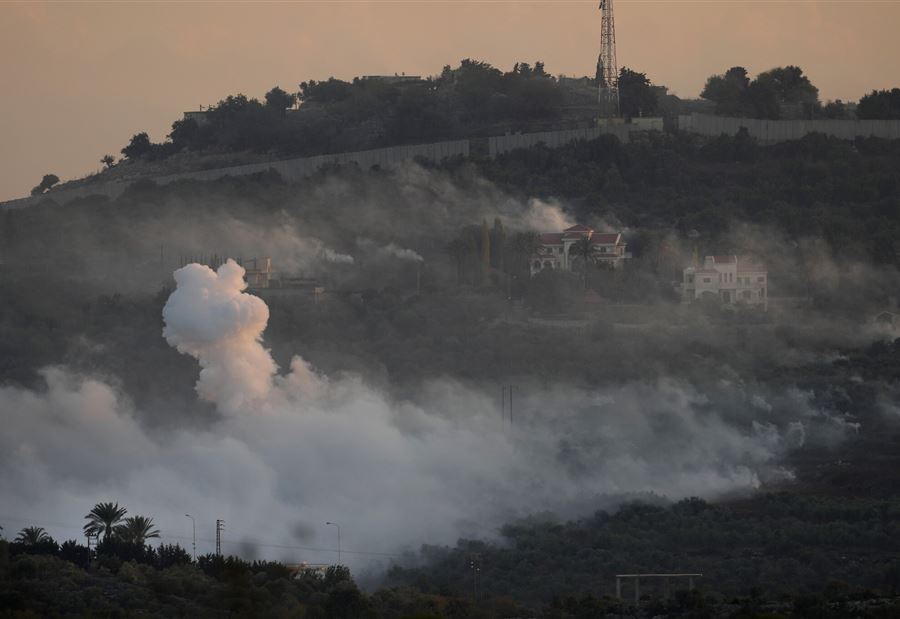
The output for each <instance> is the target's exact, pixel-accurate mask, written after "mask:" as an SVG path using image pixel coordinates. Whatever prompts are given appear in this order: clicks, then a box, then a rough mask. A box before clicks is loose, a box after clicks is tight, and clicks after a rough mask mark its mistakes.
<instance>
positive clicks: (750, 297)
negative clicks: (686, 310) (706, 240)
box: [681, 256, 769, 309]
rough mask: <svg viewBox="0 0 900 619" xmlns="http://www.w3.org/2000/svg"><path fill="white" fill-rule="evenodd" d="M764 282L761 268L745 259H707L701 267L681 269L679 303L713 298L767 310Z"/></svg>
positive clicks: (737, 257)
mask: <svg viewBox="0 0 900 619" xmlns="http://www.w3.org/2000/svg"><path fill="white" fill-rule="evenodd" d="M768 280H769V274H768V272H767V271H766V267H765V265H764V264H762V263H761V262H758V261H756V260H754V259H753V258H750V257H748V256H707V257H706V258H704V260H703V266H702V267H694V266H691V267H688V268H686V269H685V270H684V279H683V281H682V283H681V292H682V301H683V302H684V303H693V302H695V301H697V300H698V299H717V300H719V301H721V302H722V303H725V304H728V305H754V306H762V308H763V309H768V307H769V295H768Z"/></svg>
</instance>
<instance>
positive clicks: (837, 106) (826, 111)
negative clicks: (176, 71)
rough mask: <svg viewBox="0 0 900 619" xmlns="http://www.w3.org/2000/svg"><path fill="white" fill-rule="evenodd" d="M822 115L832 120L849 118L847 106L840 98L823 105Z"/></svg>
mask: <svg viewBox="0 0 900 619" xmlns="http://www.w3.org/2000/svg"><path fill="white" fill-rule="evenodd" d="M822 116H824V117H825V118H828V119H831V120H844V119H846V118H847V107H846V106H845V105H844V102H843V101H841V100H840V99H835V100H834V101H829V102H828V103H826V104H825V105H823V106H822Z"/></svg>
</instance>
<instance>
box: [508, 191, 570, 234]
mask: <svg viewBox="0 0 900 619" xmlns="http://www.w3.org/2000/svg"><path fill="white" fill-rule="evenodd" d="M519 223H520V225H521V226H522V227H523V228H524V229H526V230H533V231H536V232H557V231H560V230H565V229H566V228H569V227H571V226H574V225H575V220H574V219H572V218H571V217H570V216H569V215H567V214H566V213H565V211H563V209H562V206H561V205H560V204H559V203H557V202H555V201H550V202H545V201H543V200H539V199H537V198H532V199H530V200H529V201H528V207H527V210H526V211H525V213H524V214H523V215H522V217H521V219H520V221H519Z"/></svg>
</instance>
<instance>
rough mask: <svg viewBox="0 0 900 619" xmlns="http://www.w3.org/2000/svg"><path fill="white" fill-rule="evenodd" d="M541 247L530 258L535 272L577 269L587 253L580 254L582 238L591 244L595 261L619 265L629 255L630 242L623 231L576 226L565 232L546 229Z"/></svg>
mask: <svg viewBox="0 0 900 619" xmlns="http://www.w3.org/2000/svg"><path fill="white" fill-rule="evenodd" d="M538 239H539V241H540V246H539V247H538V250H537V253H535V254H534V255H533V256H532V257H531V259H530V260H529V263H530V266H531V275H532V276H533V275H535V274H537V273H539V272H541V271H543V270H544V269H563V270H566V271H571V270H573V267H576V266H577V265H578V264H579V262H583V261H584V259H585V258H584V256H582V255H579V253H580V252H579V251H578V250H579V249H580V243H579V242H580V241H583V240H585V239H588V240H589V241H590V243H591V248H592V256H591V260H593V261H594V262H597V263H598V264H602V265H607V266H609V267H611V268H617V267H619V266H620V265H621V264H622V263H623V261H624V260H625V259H626V258H628V257H629V256H628V254H626V253H625V246H626V243H625V241H624V240H623V239H622V234H621V233H619V232H596V231H594V229H593V228H590V227H588V226H584V225H581V224H579V225H576V226H572V227H571V228H566V229H565V230H563V231H562V232H545V233H543V234H541V235H539V237H538Z"/></svg>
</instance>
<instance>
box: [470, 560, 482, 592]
mask: <svg viewBox="0 0 900 619" xmlns="http://www.w3.org/2000/svg"><path fill="white" fill-rule="evenodd" d="M469 567H470V568H471V569H472V601H473V602H476V601H477V600H478V573H479V572H480V571H481V555H480V554H478V553H476V554H473V555H472V556H470V557H469Z"/></svg>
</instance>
